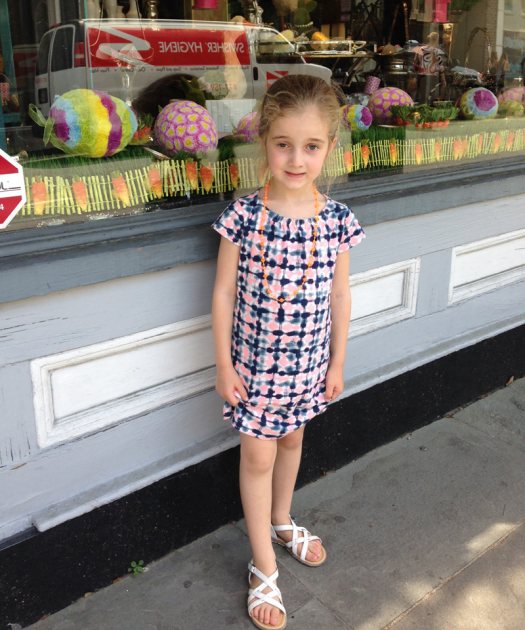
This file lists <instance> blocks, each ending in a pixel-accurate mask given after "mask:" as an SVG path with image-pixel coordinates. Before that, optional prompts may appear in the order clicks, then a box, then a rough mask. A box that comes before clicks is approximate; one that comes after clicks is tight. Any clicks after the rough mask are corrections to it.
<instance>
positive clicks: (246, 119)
mask: <svg viewBox="0 0 525 630" xmlns="http://www.w3.org/2000/svg"><path fill="white" fill-rule="evenodd" d="M234 134H235V135H236V136H240V137H241V139H242V140H244V142H255V141H256V140H257V138H258V137H259V116H258V114H257V112H250V113H249V114H245V115H244V116H243V117H242V118H241V119H240V120H239V122H238V123H237V127H236V128H235V131H234Z"/></svg>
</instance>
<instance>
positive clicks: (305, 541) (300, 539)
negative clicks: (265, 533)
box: [271, 516, 322, 561]
mask: <svg viewBox="0 0 525 630" xmlns="http://www.w3.org/2000/svg"><path fill="white" fill-rule="evenodd" d="M271 528H272V540H274V541H278V542H280V543H281V544H285V545H286V547H287V548H288V549H291V550H292V553H293V555H294V556H296V557H298V558H301V560H303V561H304V560H306V554H307V553H308V545H309V544H310V543H311V542H312V541H313V540H319V541H321V539H320V538H319V536H314V535H313V534H311V533H310V532H309V531H308V530H307V529H306V527H298V526H297V525H296V524H295V522H294V520H293V518H292V517H291V516H290V525H272V526H271ZM289 531H291V532H292V540H290V541H289V542H285V541H284V540H283V539H282V538H280V537H279V536H278V535H277V532H289ZM321 542H322V541H321ZM300 544H302V545H303V547H302V549H301V553H300V554H299V553H298V551H297V548H298V546H299V545H300Z"/></svg>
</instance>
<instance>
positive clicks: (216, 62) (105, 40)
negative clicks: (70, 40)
mask: <svg viewBox="0 0 525 630" xmlns="http://www.w3.org/2000/svg"><path fill="white" fill-rule="evenodd" d="M87 41H88V52H89V57H90V66H91V67H92V68H108V67H109V68H111V67H118V66H121V65H126V63H128V64H129V65H131V66H134V65H137V66H140V65H151V66H155V67H162V66H170V67H172V66H225V65H241V66H248V65H249V64H250V50H249V47H248V39H247V37H246V32H245V31H243V30H227V29H226V30H219V29H217V30H211V29H210V30H198V29H180V28H168V27H165V28H159V29H147V30H146V29H143V28H139V27H137V28H133V27H122V28H118V29H117V28H112V27H111V26H104V25H101V26H99V27H94V26H90V27H89V30H88V36H87Z"/></svg>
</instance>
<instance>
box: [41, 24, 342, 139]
mask: <svg viewBox="0 0 525 630" xmlns="http://www.w3.org/2000/svg"><path fill="white" fill-rule="evenodd" d="M177 73H180V74H185V75H191V76H193V77H196V78H197V80H198V82H199V84H200V86H201V87H202V88H204V89H205V90H206V91H207V92H208V93H211V94H213V100H210V101H208V104H209V105H210V108H211V110H212V111H211V114H212V116H214V118H215V119H216V122H218V126H219V131H222V132H228V131H230V130H231V125H232V124H235V122H236V121H237V120H238V119H239V118H240V117H241V116H242V115H243V114H244V113H246V112H248V111H251V110H252V109H253V105H254V102H255V99H257V98H259V97H261V96H262V94H263V93H264V92H265V90H266V88H267V87H268V85H270V84H271V83H272V82H273V81H275V80H276V79H278V78H279V77H281V76H284V75H286V74H313V75H316V76H319V77H321V78H323V79H324V80H326V81H330V78H331V71H330V69H328V68H325V67H323V66H321V65H316V64H311V63H306V62H305V60H304V59H303V57H302V56H301V54H300V53H298V52H297V50H296V47H295V45H294V44H293V43H292V42H290V41H289V40H287V39H286V38H285V37H284V36H283V35H281V34H280V33H279V32H278V31H276V30H274V29H272V28H269V27H266V26H256V25H252V24H249V23H241V24H239V23H235V22H198V21H185V20H146V19H141V20H127V19H86V20H78V21H75V22H70V23H67V24H62V25H59V26H55V27H53V28H52V29H50V30H49V31H47V32H46V33H45V34H44V36H43V37H42V40H41V41H40V45H39V48H38V60H37V69H36V77H35V94H36V101H37V106H38V107H39V108H40V110H41V111H42V113H43V114H44V115H45V116H46V115H47V114H48V112H49V108H50V106H51V104H52V102H53V100H54V98H55V97H56V96H58V95H60V94H63V93H64V92H66V91H68V90H71V89H73V88H92V89H97V90H102V91H105V92H108V93H110V94H112V95H113V96H118V97H119V98H122V99H123V100H125V101H127V102H128V103H131V101H132V100H133V98H134V97H135V96H137V94H138V93H139V92H140V91H141V90H143V89H144V88H146V87H147V86H149V85H151V84H152V83H153V82H155V81H157V80H158V79H160V78H162V77H164V76H166V77H167V76H169V75H173V74H177Z"/></svg>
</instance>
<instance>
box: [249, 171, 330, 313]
mask: <svg viewBox="0 0 525 630" xmlns="http://www.w3.org/2000/svg"><path fill="white" fill-rule="evenodd" d="M269 189H270V182H268V183H267V184H266V185H265V187H264V192H263V207H262V212H261V225H260V227H259V234H260V237H261V238H260V241H259V251H260V253H261V266H262V275H263V286H264V289H265V291H266V294H267V295H268V296H269V297H271V298H272V300H277V302H280V303H281V304H282V303H283V302H290V301H291V300H293V299H294V297H295V296H296V295H297V294H298V293H299V292H300V291H301V290H302V288H303V287H304V285H305V284H306V280H307V274H308V269H310V267H312V266H313V264H314V258H315V254H316V251H317V235H318V232H319V193H318V191H317V188H316V187H315V185H312V189H313V192H314V207H315V215H314V226H313V231H312V251H311V252H310V258H309V259H308V262H307V263H306V268H305V270H304V272H303V276H302V278H301V284H300V285H299V286H298V287H296V288H295V289H294V291H293V292H292V293H290V295H287V296H283V295H281V296H278V295H277V294H276V293H274V292H273V291H272V289H271V288H270V285H269V283H268V272H267V270H266V240H265V237H264V236H265V235H264V232H265V227H266V220H267V215H268V192H269Z"/></svg>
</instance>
